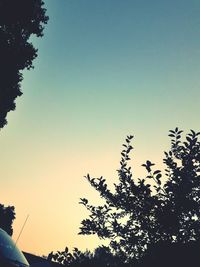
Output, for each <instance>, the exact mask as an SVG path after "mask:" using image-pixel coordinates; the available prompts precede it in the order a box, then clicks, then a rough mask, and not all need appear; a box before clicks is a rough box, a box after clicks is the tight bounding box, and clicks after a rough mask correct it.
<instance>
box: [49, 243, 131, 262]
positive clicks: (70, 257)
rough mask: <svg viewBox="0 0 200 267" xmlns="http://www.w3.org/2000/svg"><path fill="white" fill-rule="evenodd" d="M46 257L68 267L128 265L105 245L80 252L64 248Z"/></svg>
mask: <svg viewBox="0 0 200 267" xmlns="http://www.w3.org/2000/svg"><path fill="white" fill-rule="evenodd" d="M47 259H48V260H50V261H54V262H58V263H61V264H63V265H64V266H70V267H106V266H107V267H120V266H123V267H128V266H126V265H124V262H123V261H122V260H121V258H119V257H117V256H114V255H113V254H112V252H111V250H110V249H109V248H108V247H105V246H100V247H98V248H96V249H95V251H94V252H93V253H92V252H90V251H85V252H81V251H80V250H78V249H77V248H74V249H73V251H72V252H71V253H70V252H69V250H68V248H66V249H65V251H57V252H56V253H53V252H51V253H50V254H49V255H48V258H47Z"/></svg>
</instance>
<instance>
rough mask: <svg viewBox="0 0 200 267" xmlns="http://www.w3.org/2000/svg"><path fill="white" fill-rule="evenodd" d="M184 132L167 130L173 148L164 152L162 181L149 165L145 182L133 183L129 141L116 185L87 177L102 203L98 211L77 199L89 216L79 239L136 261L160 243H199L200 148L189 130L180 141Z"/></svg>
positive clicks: (159, 173)
mask: <svg viewBox="0 0 200 267" xmlns="http://www.w3.org/2000/svg"><path fill="white" fill-rule="evenodd" d="M181 134H182V131H179V129H178V128H176V129H175V130H174V131H172V130H171V131H170V134H169V136H170V137H171V149H170V150H169V151H168V152H165V158H164V160H163V162H164V164H165V165H166V169H165V177H162V173H161V171H160V170H153V166H154V165H155V164H153V163H151V162H150V161H147V162H146V163H145V164H143V165H142V166H144V167H145V168H146V170H147V173H148V174H147V176H146V178H145V179H139V178H138V179H134V178H133V174H132V171H131V167H129V166H128V161H129V160H130V157H129V154H130V151H131V150H132V149H133V147H132V146H131V139H132V138H133V136H127V138H126V143H125V144H123V147H124V149H123V151H122V153H121V161H120V169H119V170H118V177H119V182H118V183H117V184H114V190H113V191H111V190H109V189H108V186H107V184H106V180H105V179H104V178H103V177H100V178H91V177H90V175H87V176H86V179H87V180H88V181H89V183H90V184H91V186H92V187H94V188H95V189H96V190H97V191H98V192H99V193H100V196H101V197H102V198H103V199H104V200H105V204H104V205H101V206H93V205H90V204H89V202H88V200H87V199H86V198H82V199H81V202H80V203H81V204H83V205H84V206H85V207H86V208H87V210H89V212H90V215H89V218H88V219H85V220H83V221H82V225H81V227H80V230H81V231H80V234H84V235H85V234H86V235H88V234H97V235H98V236H99V237H100V238H102V239H105V238H109V239H110V247H111V248H112V249H113V251H115V253H116V254H117V255H120V256H121V258H124V260H125V261H131V260H132V259H140V258H142V257H143V256H144V255H145V254H146V251H147V249H149V250H150V249H151V248H152V247H155V246H156V245H158V244H163V243H164V244H168V245H169V244H185V243H188V242H198V241H199V240H200V176H199V175H200V143H199V141H198V135H199V134H200V133H195V132H194V131H193V130H191V132H190V133H189V134H187V135H186V140H184V141H181Z"/></svg>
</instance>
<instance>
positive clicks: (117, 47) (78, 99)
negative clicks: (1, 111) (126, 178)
mask: <svg viewBox="0 0 200 267" xmlns="http://www.w3.org/2000/svg"><path fill="white" fill-rule="evenodd" d="M45 5H46V8H47V13H48V15H49V17H50V19H49V23H48V25H47V27H46V29H45V35H44V37H43V38H42V39H38V40H35V39H33V42H34V44H35V46H36V47H38V49H39V55H38V58H37V60H35V62H34V65H35V69H34V70H31V71H27V72H24V81H23V84H22V90H23V92H24V94H23V96H22V97H21V98H19V99H18V100H17V109H16V111H14V112H11V113H10V114H9V116H8V125H7V126H6V127H5V128H4V129H3V130H2V131H1V133H0V134H1V137H0V148H1V149H0V162H1V168H0V176H1V201H0V203H3V204H5V205H8V204H9V205H14V206H15V208H16V213H17V218H16V221H15V223H14V230H15V234H14V238H15V239H16V237H17V235H18V234H19V232H20V228H21V227H22V225H23V223H24V221H25V219H26V216H27V214H29V215H30V217H29V219H28V222H27V224H26V227H25V229H24V232H23V234H22V236H21V238H20V240H19V247H20V248H21V249H23V250H25V251H28V252H33V253H36V254H39V255H42V254H45V255H47V254H48V253H49V252H50V251H52V250H54V251H56V250H62V249H64V248H65V246H69V247H70V248H73V247H74V246H76V247H79V248H80V249H85V248H93V247H95V246H96V245H97V244H98V238H92V237H84V236H78V235H77V233H78V232H79V226H80V222H81V220H82V219H84V218H85V217H86V216H87V212H86V211H85V210H84V208H83V207H82V206H80V205H79V204H78V202H79V198H80V197H88V198H89V199H90V200H91V203H98V202H99V198H98V194H97V193H96V192H95V191H93V189H92V188H90V186H89V185H88V184H87V181H86V180H84V178H83V176H84V175H86V174H87V173H90V174H91V176H95V177H98V176H101V175H104V176H105V177H106V178H107V179H108V183H109V184H112V182H113V181H116V171H115V170H116V169H117V168H118V166H119V164H118V162H119V159H120V151H121V144H122V143H123V140H124V138H125V136H126V135H127V134H134V135H135V141H134V146H135V151H134V155H133V156H134V162H133V163H134V164H135V165H136V167H135V175H136V177H138V176H140V175H141V176H142V175H144V170H143V168H142V167H140V165H141V164H142V163H144V162H145V161H146V160H147V159H150V160H152V161H154V162H156V163H157V164H158V166H160V165H161V163H162V160H161V158H162V156H163V151H164V150H166V149H167V148H168V147H169V139H168V137H167V134H168V130H169V129H173V128H175V127H176V126H178V127H180V128H181V129H183V130H185V131H186V132H187V131H188V130H189V129H194V130H197V131H198V130H200V125H199V115H200V105H199V99H200V90H199V87H200V78H199V77H200V16H199V14H200V2H199V0H187V1H186V0H167V1H165V0H151V1H149V0H45Z"/></svg>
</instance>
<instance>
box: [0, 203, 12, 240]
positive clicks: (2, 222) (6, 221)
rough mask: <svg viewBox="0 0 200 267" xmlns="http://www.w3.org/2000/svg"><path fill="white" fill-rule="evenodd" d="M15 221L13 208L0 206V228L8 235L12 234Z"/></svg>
mask: <svg viewBox="0 0 200 267" xmlns="http://www.w3.org/2000/svg"><path fill="white" fill-rule="evenodd" d="M14 219H15V208H14V207H13V206H8V207H5V206H4V205H2V204H0V228H1V229H3V230H4V231H6V232H7V233H8V234H9V235H12V234H13V228H12V224H13V221H14Z"/></svg>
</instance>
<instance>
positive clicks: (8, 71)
mask: <svg viewBox="0 0 200 267" xmlns="http://www.w3.org/2000/svg"><path fill="white" fill-rule="evenodd" d="M43 6H44V2H43V1H42V0H17V1H16V0H0V59H1V61H0V74H1V78H0V128H2V127H3V126H4V125H5V124H6V123H7V120H6V116H7V113H8V112H9V111H10V110H14V109H15V99H16V97H18V96H21V95H22V92H21V81H22V79H23V75H22V70H24V69H31V68H33V65H32V62H33V60H34V59H35V58H36V57H37V49H36V48H35V47H34V46H33V44H32V43H31V42H30V40H29V38H30V36H31V35H32V34H33V35H35V36H37V37H41V36H42V35H43V29H44V25H45V24H46V23H47V21H48V17H47V16H46V14H45V13H46V9H45V8H44V7H43Z"/></svg>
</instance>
